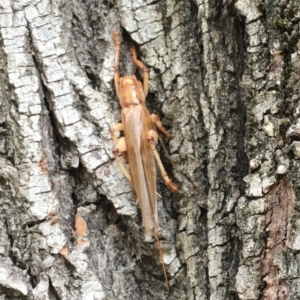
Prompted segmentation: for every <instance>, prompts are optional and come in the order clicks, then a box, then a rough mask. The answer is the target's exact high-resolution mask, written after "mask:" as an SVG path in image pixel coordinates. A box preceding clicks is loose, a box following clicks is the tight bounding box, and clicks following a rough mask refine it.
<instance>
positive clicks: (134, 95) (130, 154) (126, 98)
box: [110, 32, 178, 289]
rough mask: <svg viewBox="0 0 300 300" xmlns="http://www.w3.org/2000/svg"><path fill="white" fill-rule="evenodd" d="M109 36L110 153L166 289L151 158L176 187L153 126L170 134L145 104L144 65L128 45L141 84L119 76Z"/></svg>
mask: <svg viewBox="0 0 300 300" xmlns="http://www.w3.org/2000/svg"><path fill="white" fill-rule="evenodd" d="M113 38H114V41H115V45H116V50H115V70H114V82H115V88H116V93H117V96H118V98H119V100H120V104H121V107H122V111H121V120H122V122H121V123H117V124H115V125H113V126H112V127H111V129H110V131H111V135H112V139H113V141H114V145H115V147H114V149H113V153H114V156H115V159H116V161H117V163H118V165H119V167H120V169H121V171H122V172H123V173H124V175H125V176H126V178H127V179H128V181H129V182H130V184H131V186H132V189H133V192H134V194H135V195H136V197H137V204H138V205H139V207H140V209H141V214H142V220H143V221H142V222H143V227H144V233H145V240H146V241H147V240H151V239H152V236H155V238H156V241H157V246H158V250H159V254H160V258H161V263H162V268H163V273H164V277H165V280H166V286H167V289H169V283H168V278H167V273H166V267H165V264H164V260H163V255H162V250H161V245H160V241H159V238H158V217H157V191H156V166H155V161H156V163H157V165H158V167H159V169H160V172H161V175H162V178H163V180H164V182H165V184H166V186H167V187H168V188H169V189H170V190H171V191H172V192H176V191H177V190H178V189H177V186H176V185H175V184H174V183H173V182H172V181H171V180H170V178H169V177H168V175H167V173H166V171H165V168H164V166H163V165H162V162H161V160H160V157H159V154H158V152H157V150H156V147H155V144H156V143H157V140H158V135H157V132H156V130H155V127H156V128H157V129H158V130H160V131H161V132H162V133H163V134H165V135H166V136H167V137H168V138H171V135H170V133H169V132H168V131H167V130H166V129H165V128H164V127H163V126H162V124H161V122H160V120H159V117H158V116H157V115H155V114H151V115H150V113H149V111H148V109H147V107H146V105H145V98H146V96H147V94H148V80H149V77H148V76H149V75H148V70H147V68H146V66H145V65H144V64H143V63H142V62H141V61H140V60H138V59H137V54H136V50H135V48H134V47H132V48H131V54H132V60H133V62H134V64H135V65H137V66H138V67H139V68H140V69H141V70H142V71H143V84H142V82H141V81H139V80H137V78H136V77H135V75H130V76H124V77H120V74H119V62H120V45H121V42H120V36H119V33H117V32H113ZM117 131H118V132H120V131H123V132H124V135H125V136H124V137H120V138H118V137H117V135H116V132H117ZM120 155H123V156H124V158H125V159H126V160H127V162H128V164H129V167H130V173H129V172H128V170H127V169H126V167H125V165H124V164H123V162H122V161H121V159H120V157H119V156H120Z"/></svg>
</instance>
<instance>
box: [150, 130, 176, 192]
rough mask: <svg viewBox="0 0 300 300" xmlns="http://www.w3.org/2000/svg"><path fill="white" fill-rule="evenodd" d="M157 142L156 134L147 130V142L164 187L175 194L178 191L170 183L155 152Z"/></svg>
mask: <svg viewBox="0 0 300 300" xmlns="http://www.w3.org/2000/svg"><path fill="white" fill-rule="evenodd" d="M157 140H158V137H157V133H156V132H155V130H153V129H151V130H149V135H148V142H149V144H150V147H151V149H152V151H153V154H154V157H155V159H156V162H157V164H158V167H159V169H160V172H161V176H162V178H163V180H164V182H165V185H166V186H167V187H168V188H169V189H170V190H171V191H172V192H177V191H178V188H177V186H176V184H174V183H173V182H172V180H171V179H170V178H169V176H168V174H167V172H166V170H165V168H164V166H163V164H162V162H161V159H160V157H159V154H158V152H157V150H156V147H155V143H156V142H157Z"/></svg>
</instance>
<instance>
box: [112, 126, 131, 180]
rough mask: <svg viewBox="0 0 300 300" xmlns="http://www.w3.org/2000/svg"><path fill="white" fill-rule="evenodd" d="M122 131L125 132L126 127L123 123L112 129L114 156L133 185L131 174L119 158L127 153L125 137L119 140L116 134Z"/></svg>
mask: <svg viewBox="0 0 300 300" xmlns="http://www.w3.org/2000/svg"><path fill="white" fill-rule="evenodd" d="M122 130H124V126H123V124H122V123H117V124H115V125H113V126H112V127H111V128H110V134H111V136H112V139H113V141H114V144H115V147H114V149H113V154H114V156H115V159H116V161H117V163H118V165H119V168H120V170H121V171H122V173H123V174H124V175H125V177H126V178H127V179H128V181H129V182H130V183H131V184H132V179H131V175H130V174H129V172H128V171H127V169H126V168H125V166H124V164H123V162H122V161H121V159H120V157H119V155H120V154H124V153H126V151H127V145H126V140H125V137H120V138H118V137H117V136H116V134H115V131H122Z"/></svg>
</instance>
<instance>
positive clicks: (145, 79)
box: [130, 47, 149, 97]
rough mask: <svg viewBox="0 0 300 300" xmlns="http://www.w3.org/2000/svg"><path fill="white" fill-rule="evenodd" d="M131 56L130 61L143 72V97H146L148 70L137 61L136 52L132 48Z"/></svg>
mask: <svg viewBox="0 0 300 300" xmlns="http://www.w3.org/2000/svg"><path fill="white" fill-rule="evenodd" d="M130 50H131V55H132V60H133V62H134V63H135V64H136V65H137V66H138V67H139V68H140V69H142V70H143V85H144V94H145V97H146V96H147V95H148V82H149V74H148V69H147V67H146V66H145V65H144V64H143V63H142V62H141V61H140V60H138V59H137V55H136V50H135V48H134V47H132V48H131V49H130Z"/></svg>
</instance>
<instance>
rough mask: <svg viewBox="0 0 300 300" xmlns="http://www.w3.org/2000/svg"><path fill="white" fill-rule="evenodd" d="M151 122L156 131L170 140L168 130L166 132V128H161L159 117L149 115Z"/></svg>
mask: <svg viewBox="0 0 300 300" xmlns="http://www.w3.org/2000/svg"><path fill="white" fill-rule="evenodd" d="M150 118H151V121H152V123H153V124H154V125H155V126H156V127H157V129H158V130H159V131H160V132H162V133H163V134H164V135H165V136H166V137H167V138H168V139H171V138H172V136H171V134H170V133H169V131H168V130H166V128H165V127H164V126H162V124H161V121H160V119H159V116H158V115H156V114H151V115H150Z"/></svg>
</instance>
